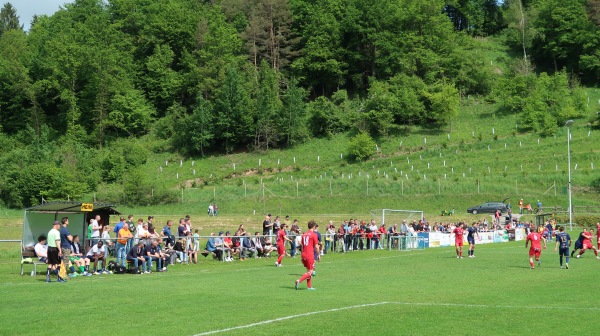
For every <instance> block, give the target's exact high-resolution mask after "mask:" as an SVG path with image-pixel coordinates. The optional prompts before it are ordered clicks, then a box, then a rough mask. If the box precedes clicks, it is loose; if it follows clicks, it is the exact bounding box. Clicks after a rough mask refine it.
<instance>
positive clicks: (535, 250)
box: [529, 246, 542, 258]
mask: <svg viewBox="0 0 600 336" xmlns="http://www.w3.org/2000/svg"><path fill="white" fill-rule="evenodd" d="M540 254H542V248H541V247H533V246H532V247H530V248H529V257H533V256H535V257H536V258H539V257H540Z"/></svg>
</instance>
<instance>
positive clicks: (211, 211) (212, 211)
mask: <svg viewBox="0 0 600 336" xmlns="http://www.w3.org/2000/svg"><path fill="white" fill-rule="evenodd" d="M208 215H209V216H214V215H215V208H214V206H213V204H212V203H210V204H209V205H208Z"/></svg>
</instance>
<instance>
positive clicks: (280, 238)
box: [275, 224, 292, 267]
mask: <svg viewBox="0 0 600 336" xmlns="http://www.w3.org/2000/svg"><path fill="white" fill-rule="evenodd" d="M286 226H287V225H286V224H281V228H280V229H279V231H277V254H278V255H279V257H278V258H277V261H276V262H275V266H277V267H281V260H283V257H285V242H286V241H289V242H292V240H291V239H290V238H288V237H287V235H286V234H285V228H286Z"/></svg>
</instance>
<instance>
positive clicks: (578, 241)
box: [571, 228, 587, 257]
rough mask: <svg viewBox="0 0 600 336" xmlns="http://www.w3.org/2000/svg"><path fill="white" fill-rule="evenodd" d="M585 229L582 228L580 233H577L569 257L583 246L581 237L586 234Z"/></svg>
mask: <svg viewBox="0 0 600 336" xmlns="http://www.w3.org/2000/svg"><path fill="white" fill-rule="evenodd" d="M586 232H587V229H586V228H584V229H583V231H582V232H581V233H579V237H577V240H576V241H575V246H573V251H571V257H573V256H574V255H575V252H576V251H577V250H579V249H581V248H582V247H583V237H584V235H585V234H586Z"/></svg>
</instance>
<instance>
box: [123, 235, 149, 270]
mask: <svg viewBox="0 0 600 336" xmlns="http://www.w3.org/2000/svg"><path fill="white" fill-rule="evenodd" d="M145 251H146V249H145V247H144V242H142V241H138V243H137V244H136V245H134V246H133V247H132V248H131V250H129V252H127V261H130V262H133V265H135V267H139V264H140V262H141V263H142V268H141V269H140V271H141V272H142V273H150V268H149V267H148V260H147V256H145V255H146V254H145V253H144V252H145Z"/></svg>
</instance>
